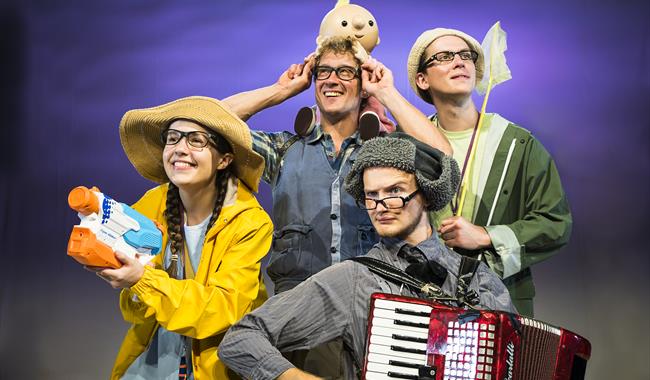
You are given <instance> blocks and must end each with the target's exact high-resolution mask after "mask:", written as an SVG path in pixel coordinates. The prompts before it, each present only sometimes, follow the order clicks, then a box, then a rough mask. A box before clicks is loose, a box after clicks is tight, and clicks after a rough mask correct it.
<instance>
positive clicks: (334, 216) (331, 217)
mask: <svg viewBox="0 0 650 380" xmlns="http://www.w3.org/2000/svg"><path fill="white" fill-rule="evenodd" d="M336 218H338V215H336V214H330V219H332V220H336Z"/></svg>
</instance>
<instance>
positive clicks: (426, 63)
mask: <svg viewBox="0 0 650 380" xmlns="http://www.w3.org/2000/svg"><path fill="white" fill-rule="evenodd" d="M463 53H469V58H463V56H462V55H461V54H463ZM446 54H451V59H440V58H439V57H441V56H442V55H446ZM456 55H458V56H459V57H460V59H462V60H463V61H469V60H471V61H472V62H474V63H476V60H478V53H477V52H475V51H474V50H467V49H464V50H460V51H439V52H437V53H435V54H433V55H431V57H429V58H428V59H426V60H425V61H424V62H422V64H421V65H420V71H424V70H425V69H426V68H427V67H429V65H431V63H433V61H438V62H451V61H453V60H454V58H456Z"/></svg>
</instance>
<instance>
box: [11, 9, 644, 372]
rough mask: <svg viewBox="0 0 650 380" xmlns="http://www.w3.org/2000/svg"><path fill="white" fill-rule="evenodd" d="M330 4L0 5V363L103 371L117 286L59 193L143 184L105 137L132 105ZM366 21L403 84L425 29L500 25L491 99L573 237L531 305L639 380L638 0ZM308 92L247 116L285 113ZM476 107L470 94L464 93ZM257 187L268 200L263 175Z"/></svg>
mask: <svg viewBox="0 0 650 380" xmlns="http://www.w3.org/2000/svg"><path fill="white" fill-rule="evenodd" d="M334 3H335V1H334V0H332V1H319V2H306V1H276V2H274V3H273V4H271V3H270V2H268V1H237V2H235V1H232V2H228V3H227V4H225V5H224V4H217V2H209V1H188V2H171V1H167V2H162V1H158V2H157V1H144V0H143V1H126V0H119V1H118V0H114V1H106V0H104V1H94V2H90V1H65V2H64V1H23V2H18V1H15V2H11V1H9V2H7V1H5V2H3V3H2V5H0V46H1V47H2V59H1V60H0V67H1V68H2V70H0V83H1V86H0V93H1V94H2V102H0V109H1V110H2V116H3V117H4V119H5V123H4V124H2V127H1V128H2V136H3V137H4V142H3V144H2V145H3V147H2V149H0V158H1V159H0V167H1V168H2V181H1V182H0V242H1V243H2V249H1V251H0V252H1V256H0V257H1V258H2V265H1V266H0V378H2V379H5V378H6V379H10V378H24V379H45V378H47V379H100V378H107V377H108V374H109V371H110V367H111V365H112V363H113V360H114V358H115V355H116V353H117V349H118V346H119V343H120V341H121V338H122V336H123V334H124V332H125V331H126V328H127V325H126V323H124V322H123V321H122V319H121V316H120V313H119V311H118V308H117V292H116V291H113V290H112V289H110V288H109V287H108V286H107V285H106V284H105V283H103V282H102V281H100V280H99V279H98V278H96V277H94V275H92V274H91V273H88V272H85V271H84V270H83V269H82V268H81V267H80V266H79V265H77V264H76V263H75V262H74V261H72V260H71V259H69V258H67V257H65V247H66V242H67V238H68V235H69V232H70V229H71V226H72V225H73V224H75V223H76V216H75V215H74V213H73V212H72V211H70V210H69V209H68V207H67V204H66V201H65V200H66V196H67V192H68V191H69V190H70V189H71V188H72V187H74V186H76V185H79V184H84V185H97V186H99V187H100V188H101V189H103V190H104V191H106V192H107V193H109V194H110V195H112V196H113V197H114V198H116V199H118V200H121V201H124V202H128V203H131V202H134V201H135V200H136V199H137V198H138V197H139V195H141V194H142V193H143V192H144V191H145V190H146V189H147V188H149V187H151V186H152V185H153V184H152V183H149V182H147V181H146V180H144V179H142V178H140V177H139V176H138V174H137V173H136V172H135V170H134V169H133V167H132V166H131V165H130V163H129V162H128V160H127V159H126V157H125V155H124V154H123V152H122V149H121V146H120V143H119V137H118V133H117V125H118V123H119V120H120V118H121V116H122V115H123V113H124V112H125V111H126V110H128V109H131V108H141V107H149V106H153V105H158V104H161V103H163V102H167V101H170V100H173V99H175V98H179V97H183V96H188V95H208V96H213V97H225V96H227V95H229V94H232V93H234V92H239V91H243V90H248V89H252V88H255V87H259V86H262V85H268V84H271V83H272V82H274V81H275V80H276V78H277V77H278V76H279V74H280V73H281V72H282V71H283V70H284V69H285V68H286V67H288V65H290V64H291V63H295V62H299V61H300V60H301V59H302V58H303V57H304V56H305V55H306V54H308V53H309V52H310V51H311V50H313V48H314V39H315V36H316V34H317V31H318V26H319V23H320V20H321V18H322V17H323V15H324V14H325V13H326V12H327V11H329V10H330V9H331V7H332V6H333V4H334ZM358 3H359V4H360V5H363V6H365V7H367V8H369V9H370V10H371V11H372V12H373V13H374V15H375V16H376V19H377V20H378V25H379V28H380V36H381V44H380V45H379V46H378V47H377V49H376V50H375V52H374V55H375V56H376V57H377V58H378V59H380V60H381V61H383V62H384V63H385V64H386V65H387V66H388V67H389V68H391V69H392V70H393V72H394V75H395V81H396V85H397V87H398V88H399V90H400V91H401V92H402V93H403V94H404V95H405V96H406V97H407V98H408V99H409V100H411V101H412V102H413V103H414V104H415V105H416V106H418V107H419V108H420V109H422V110H423V111H424V112H427V113H430V112H431V111H432V109H431V108H430V107H429V106H428V105H426V104H425V103H423V102H422V101H420V100H419V99H418V98H417V97H416V96H415V95H414V94H413V93H412V91H411V90H410V88H409V86H408V82H407V79H406V69H405V67H406V57H407V54H408V51H409V49H410V47H411V44H412V43H413V41H414V40H415V39H416V38H417V36H418V35H419V34H420V33H421V32H422V31H424V30H426V29H429V28H433V27H436V26H447V27H453V28H459V29H462V30H464V31H466V32H468V33H470V34H472V35H474V36H476V37H478V39H479V40H480V39H482V36H483V35H484V33H485V32H486V31H487V29H488V28H489V27H490V26H491V25H492V24H493V23H494V22H495V21H497V20H501V21H502V26H503V28H504V29H505V30H506V31H507V32H508V33H509V35H508V45H509V50H508V52H507V57H508V63H509V66H510V68H511V70H512V72H513V79H512V80H511V81H509V82H506V83H505V84H503V85H501V86H499V87H497V88H496V89H495V90H494V92H493V94H492V96H491V97H490V104H489V106H488V107H489V110H492V111H498V112H500V113H501V114H503V115H504V116H506V117H507V118H509V119H511V120H513V121H515V122H517V123H519V124H521V125H522V126H524V127H525V128H527V129H529V130H531V131H532V132H533V133H534V134H535V135H536V136H537V137H538V138H539V139H540V140H541V141H542V142H543V143H544V145H545V146H546V147H547V149H548V150H549V151H550V152H551V153H552V154H553V156H554V157H555V159H556V162H557V164H558V167H559V169H560V173H561V176H562V179H563V182H564V185H565V188H566V191H567V193H568V196H569V201H570V202H571V206H572V210H573V212H574V221H575V226H574V230H573V237H572V241H571V243H570V244H569V246H568V247H566V248H565V249H564V250H563V251H562V252H561V254H559V255H558V256H556V257H554V258H552V259H551V260H549V261H547V262H545V263H543V264H540V265H538V266H537V267H536V268H535V270H534V271H535V277H536V284H537V289H538V296H537V298H536V307H537V317H538V318H540V319H542V320H546V321H549V322H551V323H555V324H558V325H560V326H563V327H566V328H569V329H572V330H574V331H576V332H578V333H581V334H582V335H584V336H586V337H588V338H589V339H590V340H591V342H592V344H593V356H592V359H591V361H590V362H589V366H588V378H589V379H612V378H619V379H623V378H625V379H647V378H649V377H650V365H649V361H648V357H650V349H649V348H650V347H649V346H650V333H649V327H650V326H649V323H648V317H647V316H648V312H649V302H648V289H649V288H650V284H649V280H648V275H647V271H648V264H649V263H648V255H647V252H648V249H647V248H646V242H645V240H646V236H645V233H647V230H648V228H647V226H648V223H647V222H646V219H645V218H646V214H647V213H648V211H650V210H649V209H650V207H649V205H648V200H647V199H648V194H649V193H650V192H649V187H650V186H649V183H648V182H649V181H648V174H649V170H648V169H649V166H650V153H649V152H650V151H649V149H648V148H649V143H648V142H649V141H650V139H649V138H648V137H649V136H648V127H650V122H649V121H650V117H649V116H648V115H649V112H648V106H650V74H649V71H648V67H650V27H648V15H650V6H649V5H648V3H647V1H616V2H614V1H607V2H603V3H594V2H587V1H577V0H571V1H560V0H552V1H545V2H535V3H522V2H518V1H514V0H509V1H501V2H487V1H476V2H465V3H462V2H455V1H446V0H444V1H435V2H434V1H424V0H420V1H399V2H398V1H390V2H389V1H383V2H378V1H376V2H371V1H359V2H358ZM312 103H313V94H312V90H308V91H306V92H305V93H303V94H301V95H299V96H297V97H296V98H294V99H291V100H289V101H287V102H286V103H285V104H282V105H280V106H278V107H275V108H274V109H271V110H268V111H265V112H264V113H262V114H260V115H257V116H255V117H254V118H252V119H251V121H250V125H251V127H252V128H257V129H266V130H273V131H275V130H281V129H288V128H291V125H292V120H293V115H294V113H295V111H296V110H297V109H298V108H299V107H300V106H302V105H310V104H312ZM477 104H480V98H477ZM260 198H261V200H262V202H263V204H264V205H265V207H269V206H270V202H269V191H268V187H263V189H262V191H261V193H260Z"/></svg>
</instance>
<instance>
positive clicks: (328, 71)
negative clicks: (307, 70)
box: [314, 66, 361, 81]
mask: <svg viewBox="0 0 650 380" xmlns="http://www.w3.org/2000/svg"><path fill="white" fill-rule="evenodd" d="M333 71H335V72H336V76H337V77H339V79H340V80H344V81H351V80H352V79H354V78H357V77H358V76H359V75H361V72H360V71H359V69H358V68H354V67H351V66H340V67H330V66H316V68H315V69H314V79H317V80H325V79H327V78H329V77H330V75H332V72H333Z"/></svg>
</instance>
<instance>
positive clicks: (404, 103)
mask: <svg viewBox="0 0 650 380" xmlns="http://www.w3.org/2000/svg"><path fill="white" fill-rule="evenodd" d="M361 68H362V72H361V79H362V86H363V89H364V90H365V91H366V92H367V93H368V94H369V95H371V96H374V97H375V98H377V100H379V102H380V103H381V104H383V105H384V107H386V108H387V109H388V111H390V113H391V115H393V117H394V118H395V121H396V122H397V124H398V125H399V127H400V128H401V129H402V131H404V132H405V133H408V134H409V135H411V136H413V137H415V138H416V139H418V140H420V141H422V142H424V143H426V144H429V145H431V146H432V147H434V148H436V149H439V150H440V151H442V152H443V153H444V154H446V155H448V156H451V154H452V148H451V145H450V144H449V141H447V138H446V137H445V136H444V135H443V134H442V133H441V132H440V131H438V129H437V128H435V127H434V126H433V124H432V123H431V121H430V120H429V119H428V118H427V117H426V116H425V115H424V114H423V113H422V112H421V111H420V110H418V109H417V108H416V107H415V106H414V105H412V104H411V103H409V101H408V100H406V99H405V98H404V97H403V96H402V94H400V93H399V91H397V88H395V85H394V83H393V73H392V72H391V71H390V70H389V69H388V68H387V67H386V66H384V65H383V64H382V63H381V62H378V61H377V60H376V59H371V60H368V61H367V62H366V63H364V64H363V65H362V66H361Z"/></svg>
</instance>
